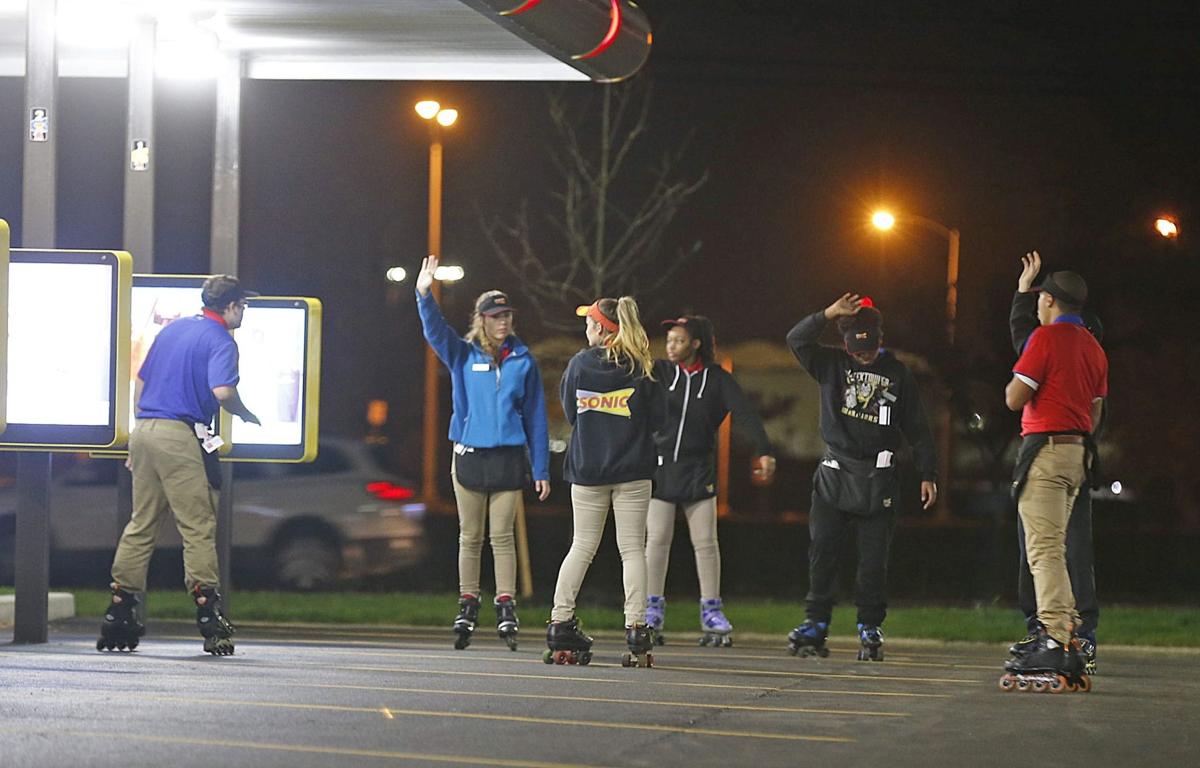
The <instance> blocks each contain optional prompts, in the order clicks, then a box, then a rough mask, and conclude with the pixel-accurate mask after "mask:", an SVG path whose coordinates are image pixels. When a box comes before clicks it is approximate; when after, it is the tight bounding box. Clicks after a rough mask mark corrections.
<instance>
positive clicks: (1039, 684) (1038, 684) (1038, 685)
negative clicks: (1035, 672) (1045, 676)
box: [1031, 680, 1050, 693]
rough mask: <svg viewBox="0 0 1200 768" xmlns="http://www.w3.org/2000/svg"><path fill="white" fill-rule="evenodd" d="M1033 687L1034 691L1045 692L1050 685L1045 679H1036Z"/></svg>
mask: <svg viewBox="0 0 1200 768" xmlns="http://www.w3.org/2000/svg"><path fill="white" fill-rule="evenodd" d="M1031 687H1032V688H1033V692H1034V693H1045V692H1046V689H1047V688H1049V687H1050V686H1049V684H1048V683H1047V682H1046V681H1045V680H1034V681H1033V685H1032V686H1031Z"/></svg>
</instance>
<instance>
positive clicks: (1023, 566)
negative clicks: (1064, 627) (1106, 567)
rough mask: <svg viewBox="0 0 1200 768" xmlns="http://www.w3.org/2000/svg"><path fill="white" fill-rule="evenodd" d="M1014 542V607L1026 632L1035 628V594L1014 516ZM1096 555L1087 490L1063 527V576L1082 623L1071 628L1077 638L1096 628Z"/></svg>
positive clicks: (1022, 531) (1020, 529)
mask: <svg viewBox="0 0 1200 768" xmlns="http://www.w3.org/2000/svg"><path fill="white" fill-rule="evenodd" d="M1017 541H1018V542H1019V546H1020V550H1019V552H1020V560H1019V562H1018V563H1017V607H1019V608H1020V609H1021V613H1023V614H1025V624H1026V625H1027V626H1028V628H1029V630H1030V631H1033V630H1034V629H1035V628H1036V627H1037V593H1036V592H1034V590H1033V576H1032V575H1031V574H1030V572H1029V560H1028V558H1027V557H1026V556H1025V526H1024V525H1022V524H1021V516H1020V515H1018V516H1017ZM1095 566H1096V552H1095V549H1094V548H1093V546H1092V497H1091V494H1089V493H1088V489H1087V488H1083V489H1081V490H1080V491H1079V495H1078V496H1077V497H1076V498H1075V506H1074V507H1072V508H1071V520H1070V521H1069V522H1068V523H1067V575H1068V576H1070V577H1071V591H1072V592H1074V593H1075V610H1077V611H1079V617H1080V620H1081V621H1082V622H1083V623H1082V624H1081V625H1080V626H1078V627H1076V628H1075V632H1076V633H1077V634H1081V635H1091V634H1094V633H1095V631H1096V627H1097V626H1098V625H1099V624H1100V601H1099V599H1098V598H1097V597H1096V570H1095Z"/></svg>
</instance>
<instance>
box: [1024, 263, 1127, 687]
mask: <svg viewBox="0 0 1200 768" xmlns="http://www.w3.org/2000/svg"><path fill="white" fill-rule="evenodd" d="M1037 290H1038V291H1039V292H1040V295H1039V296H1038V300H1037V314H1038V322H1039V323H1040V324H1041V325H1040V327H1038V328H1037V329H1036V330H1035V331H1034V332H1033V334H1032V335H1031V336H1030V337H1029V342H1028V343H1027V344H1026V345H1025V350H1024V352H1022V353H1021V357H1020V359H1018V360H1017V362H1016V365H1014V366H1013V378H1012V380H1011V381H1010V382H1009V383H1008V386H1007V387H1006V388H1005V390H1004V401H1005V404H1006V405H1007V406H1008V407H1009V408H1010V409H1011V410H1014V411H1021V436H1022V443H1021V450H1020V453H1019V455H1018V458H1017V472H1016V480H1015V482H1014V490H1015V491H1016V497H1017V511H1018V514H1019V515H1020V518H1021V523H1022V525H1023V526H1024V527H1025V549H1026V552H1027V554H1028V558H1029V569H1030V572H1031V573H1032V574H1033V584H1034V591H1035V592H1036V594H1037V605H1038V616H1037V618H1038V622H1039V624H1040V625H1041V626H1040V627H1039V629H1038V632H1037V638H1036V640H1035V641H1034V642H1033V643H1032V644H1030V645H1028V646H1027V647H1026V649H1025V650H1024V652H1023V653H1021V654H1015V655H1014V657H1013V659H1011V660H1010V661H1008V662H1006V664H1005V669H1006V670H1008V672H1009V673H1012V674H1015V675H1021V674H1036V673H1050V674H1063V675H1067V676H1068V677H1069V678H1071V679H1074V678H1078V673H1079V672H1081V671H1082V668H1083V661H1082V657H1081V656H1080V654H1079V653H1078V645H1077V644H1073V643H1072V632H1073V631H1074V629H1075V628H1076V627H1077V626H1078V625H1079V623H1080V617H1079V614H1078V612H1077V611H1076V609H1075V599H1074V597H1073V595H1072V592H1071V581H1070V578H1069V577H1068V575H1067V564H1066V554H1065V552H1066V530H1067V523H1068V521H1069V520H1070V517H1071V508H1072V505H1073V504H1074V501H1075V497H1076V496H1077V495H1078V494H1079V492H1080V490H1081V489H1083V487H1084V483H1085V481H1086V480H1087V475H1088V466H1089V465H1090V461H1091V457H1094V455H1095V454H1094V451H1095V448H1094V443H1093V442H1092V440H1091V433H1092V426H1093V424H1096V423H1097V422H1099V420H1100V412H1101V409H1102V407H1103V402H1104V398H1105V397H1106V396H1107V395H1108V358H1107V357H1106V356H1105V354H1104V350H1103V349H1101V347H1100V344H1099V343H1098V342H1097V341H1096V339H1095V338H1094V337H1093V336H1092V334H1091V333H1089V332H1088V330H1087V328H1086V327H1085V326H1084V322H1083V319H1082V318H1081V317H1080V312H1081V311H1082V310H1083V305H1084V303H1085V302H1086V301H1087V283H1086V282H1084V279H1083V278H1082V277H1080V276H1079V275H1078V274H1076V273H1074V272H1065V271H1064V272H1054V273H1051V274H1050V275H1048V276H1047V277H1046V278H1045V280H1043V281H1042V284H1041V285H1040V286H1038V288H1037ZM1068 651H1069V652H1068Z"/></svg>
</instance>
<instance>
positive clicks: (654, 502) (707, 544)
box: [646, 496, 721, 600]
mask: <svg viewBox="0 0 1200 768" xmlns="http://www.w3.org/2000/svg"><path fill="white" fill-rule="evenodd" d="M679 506H682V507H683V516H684V517H685V518H687V524H688V533H690V534H691V536H692V548H693V549H695V550H696V573H697V574H698V575H699V576H700V599H701V600H715V599H716V598H718V597H720V596H721V550H720V548H719V547H718V545H717V499H716V497H715V496H711V497H709V498H707V499H701V500H700V501H693V502H691V503H689V504H681V505H679ZM675 507H676V505H675V504H674V503H672V502H669V501H663V500H662V499H651V500H650V511H649V513H648V514H647V515H646V532H647V534H648V535H647V540H646V590H647V591H648V592H649V593H650V594H651V595H661V594H663V591H664V590H665V589H666V588H667V560H668V558H669V556H670V554H671V539H673V538H674V537H675Z"/></svg>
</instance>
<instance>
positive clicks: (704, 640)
mask: <svg viewBox="0 0 1200 768" xmlns="http://www.w3.org/2000/svg"><path fill="white" fill-rule="evenodd" d="M700 628H701V629H702V630H704V634H703V635H701V636H700V645H711V646H712V647H714V648H729V647H730V646H732V645H733V625H732V624H730V623H729V619H727V618H725V604H724V603H722V602H721V598H719V597H716V598H713V599H712V600H705V599H703V598H701V600H700Z"/></svg>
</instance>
